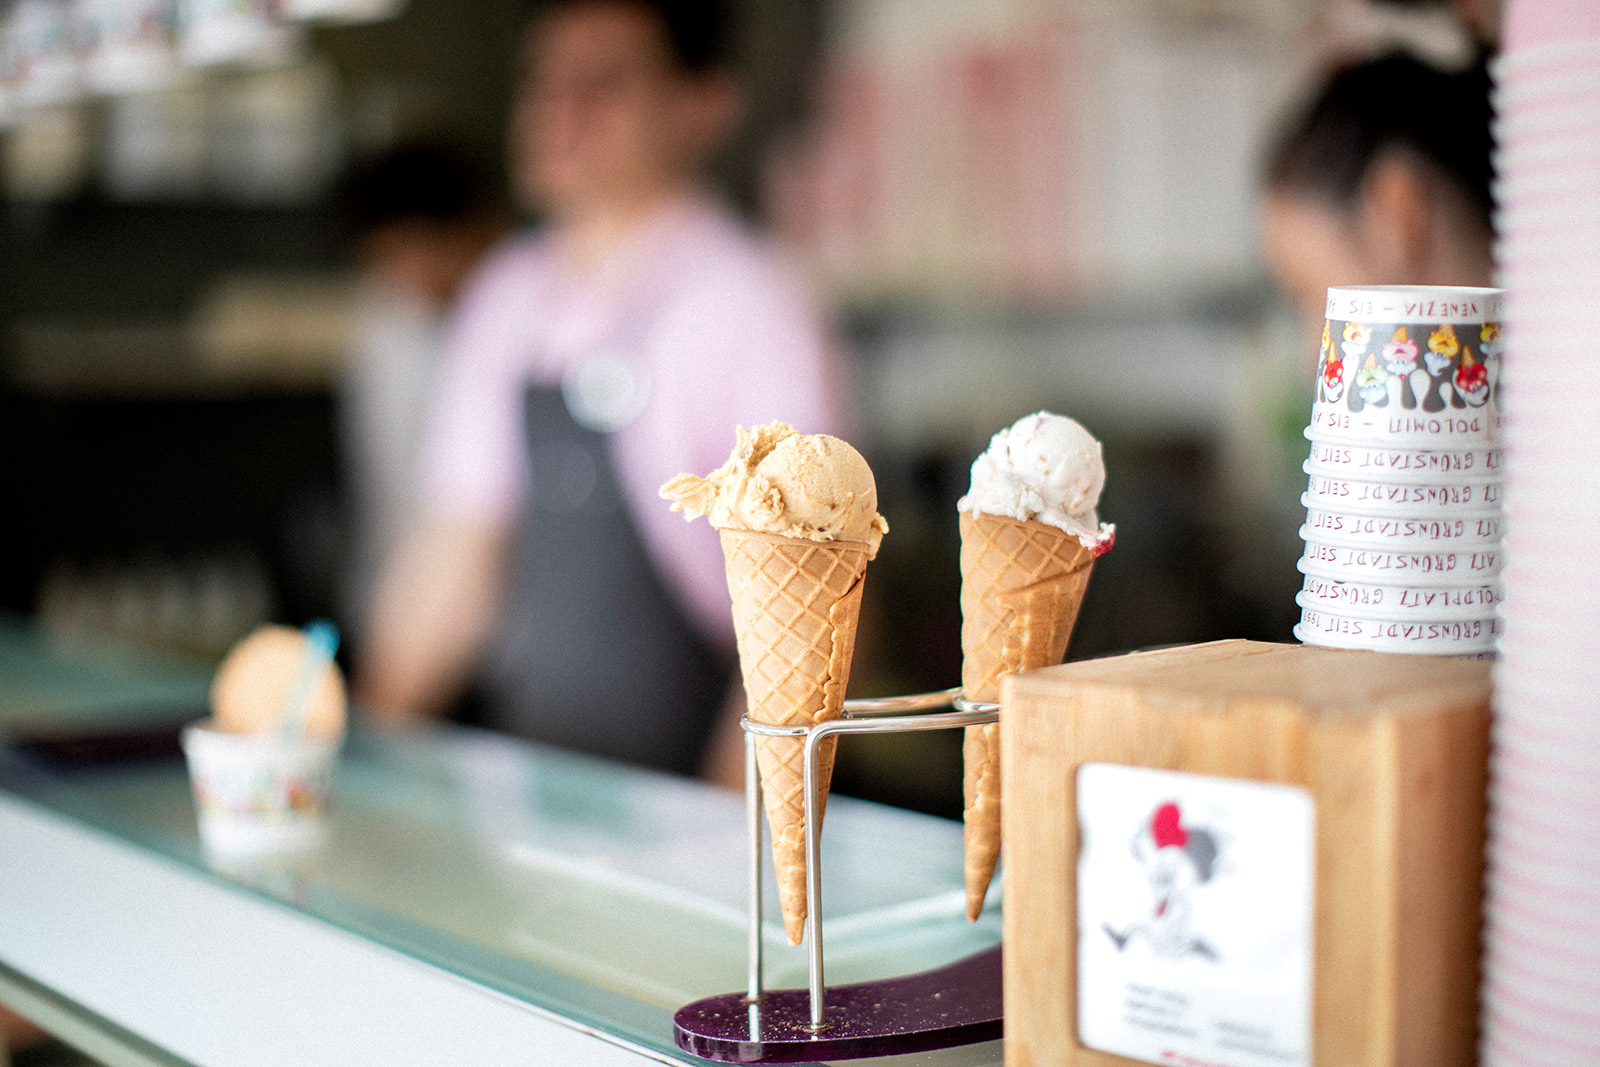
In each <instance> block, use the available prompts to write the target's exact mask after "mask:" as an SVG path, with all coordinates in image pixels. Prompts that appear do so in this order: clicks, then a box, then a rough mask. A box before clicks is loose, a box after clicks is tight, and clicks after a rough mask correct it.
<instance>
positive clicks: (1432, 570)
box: [1295, 527, 1505, 587]
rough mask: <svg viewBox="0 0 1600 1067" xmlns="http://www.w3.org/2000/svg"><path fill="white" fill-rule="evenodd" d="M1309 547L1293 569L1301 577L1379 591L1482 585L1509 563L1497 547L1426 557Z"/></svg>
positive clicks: (1401, 551)
mask: <svg viewBox="0 0 1600 1067" xmlns="http://www.w3.org/2000/svg"><path fill="white" fill-rule="evenodd" d="M1301 532H1302V534H1303V533H1304V528H1303V527H1302V531H1301ZM1305 542H1306V550H1305V554H1304V555H1302V556H1301V557H1300V562H1299V563H1297V564H1296V565H1295V566H1296V567H1298V568H1299V570H1300V573H1301V574H1314V575H1316V576H1317V577H1319V578H1333V579H1336V580H1341V581H1355V582H1372V583H1374V584H1378V585H1406V586H1434V587H1438V586H1442V585H1449V586H1469V585H1481V584H1482V583H1483V582H1485V581H1487V580H1488V579H1490V578H1493V577H1495V576H1496V575H1498V574H1499V573H1500V567H1501V565H1502V564H1503V563H1504V562H1505V553H1504V552H1502V551H1501V550H1500V546H1499V545H1479V546H1476V547H1473V546H1462V547H1461V548H1449V549H1443V548H1441V549H1436V550H1433V551H1425V550H1419V549H1409V548H1386V547H1377V548H1372V547H1367V546H1363V545H1337V544H1328V543H1324V542H1322V541H1320V540H1318V539H1317V538H1314V537H1306V538H1305Z"/></svg>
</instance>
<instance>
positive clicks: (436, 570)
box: [353, 243, 530, 724]
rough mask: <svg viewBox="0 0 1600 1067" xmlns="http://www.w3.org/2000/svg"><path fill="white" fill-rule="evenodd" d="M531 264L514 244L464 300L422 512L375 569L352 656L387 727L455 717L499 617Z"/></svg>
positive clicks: (514, 507)
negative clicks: (448, 715)
mask: <svg viewBox="0 0 1600 1067" xmlns="http://www.w3.org/2000/svg"><path fill="white" fill-rule="evenodd" d="M528 263H529V261H528V257H527V254H526V252H524V251H522V250H521V246H519V245H517V244H515V243H513V244H511V245H509V246H508V247H507V249H505V250H503V251H502V252H501V253H500V254H498V255H496V256H493V257H491V259H490V261H489V263H488V264H486V265H485V267H484V268H483V269H482V270H481V271H480V273H479V275H478V276H477V277H476V278H475V279H474V280H473V282H471V283H470V284H469V286H468V288H467V289H466V291H465V292H464V293H463V296H462V301H461V305H460V308H459V310H458V312H457V314H456V317H455V321H454V323H453V324H452V326H451V329H450V331H449V337H448V340H447V341H446V349H445V354H444V362H443V364H442V367H441V372H440V378H439V384H438V391H437V394H436V395H435V397H434V398H433V402H432V405H431V406H432V410H431V412H430V415H429V420H428V426H427V429H426V432H425V434H424V437H423V444H422V454H421V457H420V459H419V466H420V471H419V475H418V509H417V512H416V514H415V515H414V516H413V518H412V520H411V524H410V527H409V529H408V530H407V531H406V533H405V534H404V535H403V536H402V537H401V539H400V543H399V544H398V545H397V546H396V549H395V551H394V553H393V555H392V556H391V557H390V558H389V559H387V560H385V561H384V562H383V564H382V565H381V568H380V570H379V572H378V577H377V581H376V583H375V588H374V590H373V593H372V597H371V600H370V602H369V606H368V608H367V611H366V612H365V616H366V617H365V620H364V622H365V625H364V626H363V627H362V630H361V635H362V637H363V640H362V643H361V645H360V646H359V647H357V648H356V649H355V650H354V652H353V655H354V667H355V670H354V686H353V688H354V690H355V696H356V699H357V700H358V701H360V702H361V703H363V704H364V705H366V706H367V707H368V708H370V710H371V712H372V714H373V715H374V716H375V717H376V718H377V719H378V720H379V721H383V722H388V723H391V724H402V723H414V722H420V721H423V720H425V719H427V718H430V717H433V716H437V715H440V714H443V713H445V712H447V711H448V710H449V709H450V708H451V707H452V706H453V705H454V704H455V703H456V701H457V700H458V699H459V698H460V696H461V695H462V693H463V692H464V691H465V689H466V688H467V686H468V685H469V684H470V683H471V680H472V677H473V675H474V674H475V672H476V669H477V667H478V664H479V663H480V662H481V660H482V657H483V653H484V651H485V649H486V648H487V645H488V643H489V640H490V638H491V637H492V635H493V631H494V626H495V622H496V620H497V619H498V617H499V614H500V605H501V596H502V586H503V579H504V572H505V566H506V554H507V548H508V545H509V542H510V538H511V535H512V532H513V530H514V527H515V522H516V516H517V515H518V513H519V510H520V507H521V502H522V497H523V495H524V493H525V492H526V481H527V469H526V464H525V460H524V457H523V443H522V435H523V427H522V396H523V392H524V390H525V388H526V383H527V380H528V368H527V365H526V363H525V362H523V361H522V359H521V358H520V357H521V355H522V353H523V351H524V348H523V345H525V344H526V337H525V334H526V330H525V323H524V320H525V318H526V314H527V301H528V300H529V299H530V296H529V292H528V290H529V288H530V286H529V284H528V273H529V266H528Z"/></svg>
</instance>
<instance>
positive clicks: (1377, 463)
mask: <svg viewBox="0 0 1600 1067" xmlns="http://www.w3.org/2000/svg"><path fill="white" fill-rule="evenodd" d="M1306 436H1307V437H1310V438H1311V458H1310V459H1308V460H1307V461H1306V466H1305V470H1306V473H1307V474H1321V475H1324V476H1326V477H1329V478H1359V479H1362V480H1364V481H1373V482H1458V481H1461V482H1470V481H1487V480H1489V479H1491V478H1498V477H1500V476H1501V475H1502V474H1503V473H1504V472H1505V466H1504V459H1503V457H1502V455H1501V452H1500V450H1499V449H1498V448H1454V449H1430V448H1383V447H1376V448H1374V447H1369V446H1366V445H1353V444H1350V443H1348V442H1345V441H1324V440H1322V439H1321V438H1318V437H1311V433H1310V431H1309V430H1308V431H1307V432H1306Z"/></svg>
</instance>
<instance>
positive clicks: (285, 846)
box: [183, 719, 339, 856]
mask: <svg viewBox="0 0 1600 1067" xmlns="http://www.w3.org/2000/svg"><path fill="white" fill-rule="evenodd" d="M183 752H184V755H185V756H186V757H187V758H188V761H189V777H190V782H191V784H192V785H193V786H194V799H195V807H196V808H197V810H198V812H199V816H200V840H201V843H202V844H203V845H204V846H205V848H206V850H207V851H208V852H216V853H220V854H223V855H229V856H265V855H275V854H279V853H286V852H296V851H301V850H305V849H309V848H312V847H315V846H316V845H317V844H319V843H320V842H321V841H322V840H323V839H324V838H325V836H326V834H327V813H328V807H329V802H330V800H331V799H332V795H333V771H334V765H335V763H336V761H337V758H338V753H339V742H338V741H328V740H319V739H317V738H302V739H299V740H295V741H283V740H280V739H279V738H277V737H276V736H273V735H270V734H269V735H258V734H235V733H227V732H224V731H222V730H216V729H213V728H212V727H211V725H210V720H209V719H207V720H202V721H201V722H197V723H192V724H190V725H189V726H187V727H185V728H184V731H183Z"/></svg>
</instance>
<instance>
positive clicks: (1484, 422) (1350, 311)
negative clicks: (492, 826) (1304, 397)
mask: <svg viewBox="0 0 1600 1067" xmlns="http://www.w3.org/2000/svg"><path fill="white" fill-rule="evenodd" d="M1500 295H1501V291H1500V290H1498V289H1476V288H1456V287H1446V286H1371V287H1366V288H1345V287H1339V288H1333V289H1329V290H1328V305H1327V307H1328V311H1327V314H1328V318H1327V322H1326V324H1325V326H1324V327H1323V331H1322V344H1321V348H1320V352H1319V355H1318V362H1317V385H1316V393H1315V397H1314V400H1313V403H1312V408H1311V426H1310V429H1309V430H1308V433H1309V434H1312V435H1314V436H1315V437H1317V438H1318V439H1320V440H1324V441H1347V442H1350V443H1352V444H1358V445H1365V446H1369V447H1420V448H1438V449H1461V448H1483V447H1488V446H1490V445H1492V444H1493V443H1494V441H1495V440H1496V438H1497V437H1498V434H1499V429H1500V404H1499V381H1500V327H1499V325H1498V323H1499V318H1500Z"/></svg>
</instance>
